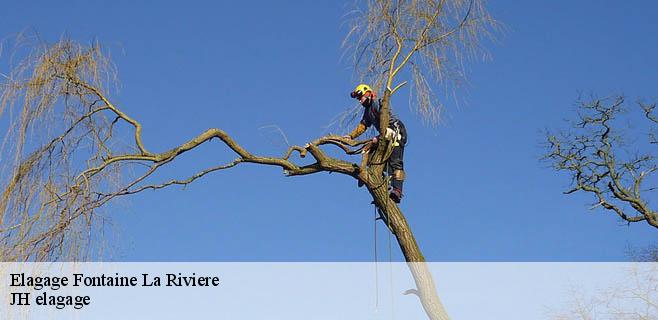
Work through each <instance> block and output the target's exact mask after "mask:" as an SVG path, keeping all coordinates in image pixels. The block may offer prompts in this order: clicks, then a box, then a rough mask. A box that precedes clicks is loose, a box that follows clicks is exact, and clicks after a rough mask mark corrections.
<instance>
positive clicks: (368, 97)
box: [359, 91, 372, 107]
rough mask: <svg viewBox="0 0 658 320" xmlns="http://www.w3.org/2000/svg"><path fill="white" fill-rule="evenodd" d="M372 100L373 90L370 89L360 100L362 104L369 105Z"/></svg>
mask: <svg viewBox="0 0 658 320" xmlns="http://www.w3.org/2000/svg"><path fill="white" fill-rule="evenodd" d="M371 100H372V92H370V91H368V92H366V93H365V94H363V95H362V96H361V98H360V99H359V102H361V105H362V106H364V107H367V106H369V105H370V102H371Z"/></svg>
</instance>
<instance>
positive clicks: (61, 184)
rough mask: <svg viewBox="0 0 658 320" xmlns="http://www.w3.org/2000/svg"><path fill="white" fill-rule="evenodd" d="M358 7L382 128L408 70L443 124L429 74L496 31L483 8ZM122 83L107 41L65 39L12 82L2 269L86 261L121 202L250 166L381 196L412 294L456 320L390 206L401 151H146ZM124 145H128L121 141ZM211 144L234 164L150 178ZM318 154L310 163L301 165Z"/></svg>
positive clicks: (199, 139)
mask: <svg viewBox="0 0 658 320" xmlns="http://www.w3.org/2000/svg"><path fill="white" fill-rule="evenodd" d="M359 8H360V9H358V10H357V12H358V14H356V19H355V20H354V21H355V24H354V27H353V29H352V33H351V35H355V36H356V39H357V40H355V42H354V44H355V45H354V46H353V48H354V49H355V50H356V51H357V52H359V53H358V54H357V56H358V59H357V65H358V66H360V67H362V66H363V64H361V63H360V62H359V61H361V59H365V61H369V63H368V67H366V68H365V69H359V70H360V72H361V73H362V74H363V75H364V77H370V76H372V74H373V73H374V74H376V75H377V76H376V79H377V80H379V82H380V83H382V84H384V85H385V89H384V95H383V101H384V103H383V106H382V110H383V112H381V119H380V121H381V123H382V124H384V125H385V124H387V123H388V119H389V117H390V113H389V110H390V106H389V101H390V97H391V95H392V94H394V93H395V92H396V90H397V88H399V87H400V86H401V84H398V85H396V86H395V87H394V88H391V87H392V86H393V85H394V83H396V81H397V79H398V78H399V77H401V74H403V73H404V70H406V68H407V66H411V69H412V70H413V71H412V72H411V74H412V75H413V77H414V79H415V80H416V82H415V83H416V85H415V87H416V93H417V96H418V98H419V100H418V101H419V103H418V110H419V112H420V114H421V115H422V117H423V118H424V119H433V118H434V116H435V113H434V112H433V111H431V110H432V109H431V108H432V107H431V104H430V100H429V97H430V94H429V91H428V90H429V87H430V82H429V81H428V80H426V76H428V75H433V76H435V79H436V80H439V81H441V80H442V79H443V75H444V74H445V73H446V72H448V70H456V69H455V67H454V66H451V65H460V64H461V63H462V55H461V53H465V52H472V51H473V50H476V48H477V45H478V40H479V39H480V37H482V36H486V35H487V32H486V30H487V28H488V27H490V26H492V25H493V22H492V21H491V19H490V17H489V16H488V15H487V14H486V11H485V10H484V8H483V6H482V4H481V2H480V1H479V0H471V1H463V0H451V1H447V0H439V1H427V0H425V1H383V0H382V1H366V3H365V4H362V5H361V6H360V7H359ZM359 10H360V11H359ZM449 66H450V67H449ZM114 74H115V72H114V66H113V65H112V64H111V63H110V60H109V58H108V56H107V55H106V53H104V52H103V50H102V49H101V47H100V46H99V45H98V44H92V45H81V44H78V43H76V42H74V41H71V40H68V39H63V40H61V41H59V42H57V43H55V44H52V45H46V44H43V43H38V45H37V47H36V50H34V51H31V52H30V53H29V54H27V55H25V56H24V57H23V59H22V60H20V62H19V63H18V64H16V65H14V66H13V68H12V69H11V70H10V72H9V73H7V74H5V75H4V78H5V79H6V81H5V83H3V84H2V92H1V95H0V115H2V116H3V117H4V118H6V119H8V121H7V122H8V123H9V125H8V131H7V134H6V136H5V140H4V144H3V152H2V154H3V155H10V157H9V158H5V157H3V158H2V161H3V163H4V164H5V165H6V166H5V171H4V172H3V175H2V178H1V180H0V183H1V184H2V196H1V198H0V260H2V261H31V260H36V261H44V260H60V259H63V260H77V259H85V258H87V257H88V256H87V253H88V252H87V251H86V250H85V248H87V247H88V244H89V242H90V241H92V240H94V237H96V235H95V233H94V230H97V229H98V228H99V223H102V221H103V214H102V212H101V211H100V210H101V209H102V208H103V207H105V205H106V204H108V202H110V201H111V200H114V199H117V198H119V197H123V196H126V195H132V194H136V193H140V192H142V191H145V190H155V189H161V188H165V187H168V186H172V185H187V184H189V183H191V182H193V181H195V180H197V179H199V178H200V177H203V176H205V175H207V174H209V173H213V172H215V171H219V170H224V169H229V168H232V167H234V166H237V165H240V164H243V163H253V164H261V165H268V166H273V167H279V168H281V169H283V172H284V174H285V175H286V176H300V175H308V174H314V173H318V172H335V173H340V174H343V175H346V176H349V177H352V178H354V179H356V180H358V181H360V182H362V183H363V184H364V185H365V186H366V188H367V190H368V191H369V193H370V194H371V196H372V198H373V202H374V204H375V205H376V206H377V207H378V208H379V210H380V212H381V214H382V217H383V218H384V220H385V221H386V224H387V226H388V227H389V229H390V230H391V232H392V233H393V234H394V235H395V237H396V239H397V241H398V243H399V245H400V248H401V250H402V253H403V254H404V257H405V259H406V261H408V262H409V264H408V265H409V268H410V271H411V273H412V275H413V277H414V279H415V282H416V285H417V289H412V290H408V291H407V292H408V293H415V294H417V295H418V297H419V298H420V301H421V303H422V306H423V307H424V309H425V311H426V313H427V315H428V317H430V318H431V319H448V315H447V313H446V312H445V310H444V308H443V306H442V304H441V302H440V300H439V298H438V295H437V293H436V289H435V286H434V282H433V279H432V275H431V274H430V272H429V270H428V269H427V266H426V264H425V263H424V262H425V258H424V257H423V255H422V253H421V251H420V249H419V247H418V244H417V243H416V240H415V238H414V236H413V234H412V232H411V229H410V228H409V225H408V224H407V221H406V219H405V217H404V215H403V214H402V212H401V211H400V208H399V207H398V206H397V205H396V204H395V203H394V202H393V201H392V200H390V199H389V196H388V190H387V178H386V176H385V175H384V164H385V162H386V159H387V157H388V156H389V155H390V152H391V150H392V146H393V142H391V141H389V140H387V139H386V137H385V136H383V135H382V136H380V139H379V143H376V144H373V143H372V142H371V141H370V140H366V141H352V140H350V139H346V138H343V137H341V136H335V135H328V136H324V137H320V138H317V139H315V140H312V141H310V142H308V143H307V144H305V145H301V146H290V147H289V148H288V149H287V150H285V152H283V155H281V156H261V155H257V154H255V153H253V152H251V151H248V150H246V149H245V148H244V147H242V146H241V145H240V144H239V143H238V142H237V141H235V140H234V139H233V138H232V137H231V136H230V135H229V134H228V133H226V132H224V131H223V130H221V129H215V128H213V129H208V130H206V131H204V132H202V133H201V134H199V135H198V136H196V137H193V138H192V139H190V140H189V141H187V142H186V143H183V144H181V145H177V146H173V147H171V148H170V149H169V150H165V151H159V152H158V151H153V150H151V148H149V147H148V146H147V145H145V144H144V143H143V142H142V125H141V123H140V122H139V121H138V120H136V119H134V118H132V117H131V116H130V115H129V114H128V112H126V108H125V107H124V106H119V105H117V104H115V103H114V102H113V101H112V99H111V98H110V92H109V90H108V88H109V86H110V85H111V83H112V80H113V79H114ZM402 83H404V82H402ZM384 129H385V128H384ZM381 132H386V130H381ZM126 136H129V137H130V139H129V140H130V143H122V141H123V140H122V138H125V137H126ZM211 140H215V141H218V142H219V143H220V144H222V145H223V146H225V147H226V148H228V149H229V150H230V151H231V152H232V153H234V154H235V156H236V158H235V159H234V160H233V161H231V162H228V163H222V164H218V165H216V166H214V167H211V168H207V169H205V170H202V171H200V172H198V173H196V174H194V175H192V176H190V177H186V178H181V179H173V180H170V181H162V182H152V181H151V180H153V179H152V176H153V174H154V173H155V172H156V171H158V169H159V168H161V167H163V166H166V165H170V164H172V163H173V162H174V160H175V159H176V158H177V157H179V156H180V155H181V154H183V153H185V152H188V151H192V150H194V149H196V148H197V147H198V146H199V145H201V144H203V143H206V142H209V141H211ZM326 146H334V147H337V148H339V149H340V150H342V151H344V153H345V154H346V155H357V154H361V153H363V155H364V156H363V157H362V159H361V161H360V162H358V163H357V162H352V161H348V160H346V159H343V158H336V157H331V156H329V155H328V154H327V153H326V152H325V151H324V148H325V147H326ZM308 155H310V156H311V157H312V158H313V160H314V162H313V163H312V164H308V165H299V164H297V163H296V162H295V161H294V160H293V158H294V157H297V156H298V157H302V158H303V157H306V156H308Z"/></svg>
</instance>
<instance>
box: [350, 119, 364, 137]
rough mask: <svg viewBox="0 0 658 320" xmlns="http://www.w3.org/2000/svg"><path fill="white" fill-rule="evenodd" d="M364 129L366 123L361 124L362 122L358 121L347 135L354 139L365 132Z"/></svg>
mask: <svg viewBox="0 0 658 320" xmlns="http://www.w3.org/2000/svg"><path fill="white" fill-rule="evenodd" d="M366 129H367V127H366V125H365V124H363V122H359V125H358V126H357V127H356V128H355V129H354V130H352V132H350V134H349V135H348V136H349V137H350V139H356V138H358V137H359V136H360V135H361V134H363V133H364V132H366Z"/></svg>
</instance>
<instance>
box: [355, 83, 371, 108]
mask: <svg viewBox="0 0 658 320" xmlns="http://www.w3.org/2000/svg"><path fill="white" fill-rule="evenodd" d="M375 96H376V94H375V92H374V91H372V89H371V88H370V86H369V85H367V84H360V85H358V86H356V88H355V89H354V91H352V92H351V93H350V97H352V98H354V99H357V100H359V102H361V104H365V103H368V102H370V101H371V100H372V99H374V98H375Z"/></svg>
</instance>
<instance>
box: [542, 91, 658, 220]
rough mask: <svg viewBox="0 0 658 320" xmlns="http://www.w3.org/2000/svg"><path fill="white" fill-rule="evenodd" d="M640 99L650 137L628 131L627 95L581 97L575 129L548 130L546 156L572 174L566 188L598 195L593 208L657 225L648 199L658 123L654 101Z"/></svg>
mask: <svg viewBox="0 0 658 320" xmlns="http://www.w3.org/2000/svg"><path fill="white" fill-rule="evenodd" d="M638 104H639V106H640V109H641V110H642V112H643V119H644V120H646V121H645V123H643V124H641V123H639V122H638V121H636V122H635V125H636V126H640V128H642V127H641V126H646V127H647V129H646V132H645V133H646V138H644V139H642V140H640V141H637V140H638V139H637V138H636V137H634V136H629V135H628V134H627V133H626V132H625V131H624V129H623V122H621V119H620V118H622V116H623V113H624V111H625V110H624V98H623V97H621V96H618V97H614V98H607V99H594V100H593V101H588V102H579V105H578V119H577V120H576V121H575V122H573V123H572V126H571V129H572V130H571V131H570V132H566V133H561V134H551V133H549V134H548V137H547V141H548V152H547V154H546V156H545V157H544V159H546V160H547V161H549V162H550V163H551V164H552V166H553V168H554V169H555V170H556V171H560V172H567V173H568V174H569V176H570V177H571V184H572V186H571V188H570V189H569V190H568V191H566V192H565V193H566V194H572V193H576V192H585V193H589V194H591V195H593V196H594V198H595V203H594V204H593V206H592V209H594V208H598V207H602V208H604V209H605V210H608V211H610V212H612V213H614V214H616V215H617V216H618V217H619V218H620V219H622V220H623V221H625V222H627V223H633V222H646V223H647V224H649V225H650V226H653V227H655V228H658V214H657V213H656V211H654V210H653V209H651V207H650V205H649V200H648V199H649V196H650V195H651V192H652V191H654V190H655V189H656V188H655V185H653V183H655V182H656V181H655V180H653V178H655V177H654V176H653V173H654V172H655V171H656V169H658V162H656V156H655V155H654V152H653V148H651V147H652V146H653V145H655V144H656V143H658V141H657V140H656V139H655V136H654V133H653V131H654V130H655V129H657V128H658V118H656V116H655V114H654V110H655V108H656V104H655V103H654V104H645V103H638ZM636 129H638V128H636ZM642 143H644V144H645V146H642Z"/></svg>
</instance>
